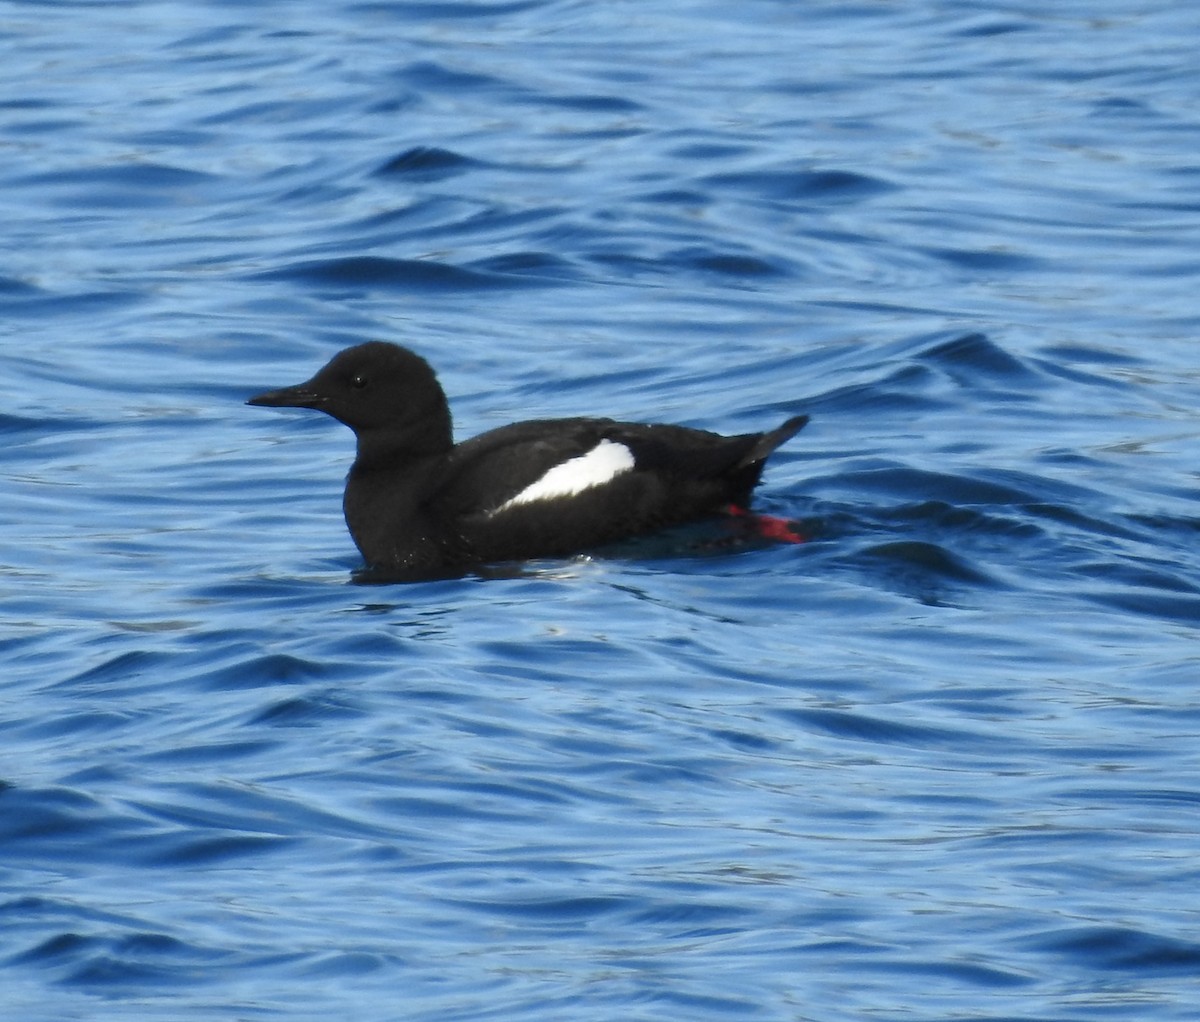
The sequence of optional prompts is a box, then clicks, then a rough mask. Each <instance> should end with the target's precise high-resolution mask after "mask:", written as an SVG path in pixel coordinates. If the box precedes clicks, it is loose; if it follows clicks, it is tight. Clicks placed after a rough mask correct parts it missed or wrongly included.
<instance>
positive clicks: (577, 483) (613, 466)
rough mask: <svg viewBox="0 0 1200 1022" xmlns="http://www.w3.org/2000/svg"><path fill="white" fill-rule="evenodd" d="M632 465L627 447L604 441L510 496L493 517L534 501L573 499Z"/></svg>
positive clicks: (631, 455)
mask: <svg viewBox="0 0 1200 1022" xmlns="http://www.w3.org/2000/svg"><path fill="white" fill-rule="evenodd" d="M633 465H634V462H633V452H632V451H631V450H630V449H629V448H628V447H626V446H625V445H624V444H619V443H617V442H616V441H614V440H601V441H600V442H599V443H598V444H597V445H596V446H595V447H593V448H592V449H591V450H590V451H588V452H587V454H581V455H579V457H578V458H572V459H571V460H570V461H564V462H562V463H561V464H558V465H555V466H554V467H553V468H552V469H550V471H549V472H547V473H546V474H545V475H544V476H542V478H541V479H537V480H535V481H534V482H532V483H530V484H529V485H528V486H526V487H525V489H523V490H522V491H521V492H520V493H518V494H517V495H516V496H515V497H510V498H509V499H508V500H506V501H505V502H504V503H503V504H501V505H500V506H499V507H498V508H496V509H495V510H494V511H493V512H492V514H499V513H500V512H501V511H507V510H508V509H509V508H510V507H513V506H514V505H516V504H529V503H532V502H533V501H535V500H553V499H554V498H555V497H573V496H575V494H577V493H582V492H583V491H584V490H590V489H591V488H592V487H593V486H603V485H604V484H605V483H607V482H609V481H610V480H612V479H615V478H616V477H617V476H619V475H621V474H622V473H623V472H628V471H630V470H631V469H632V468H633Z"/></svg>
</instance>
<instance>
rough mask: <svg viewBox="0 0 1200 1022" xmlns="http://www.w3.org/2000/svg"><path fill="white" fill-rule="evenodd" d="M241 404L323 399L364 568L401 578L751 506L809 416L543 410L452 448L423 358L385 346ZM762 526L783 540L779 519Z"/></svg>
mask: <svg viewBox="0 0 1200 1022" xmlns="http://www.w3.org/2000/svg"><path fill="white" fill-rule="evenodd" d="M246 403H247V404H250V405H261V406H267V407H273V408H316V409H318V410H320V411H322V412H325V413H326V414H327V415H331V416H332V417H333V418H335V419H337V420H338V421H339V422H341V423H344V424H345V425H347V426H349V427H350V428H351V429H352V430H353V431H354V435H355V437H356V438H357V452H356V455H355V459H354V463H353V465H351V467H350V474H349V475H348V476H347V479H346V491H345V495H344V497H343V501H342V509H343V511H344V513H345V516H346V525H347V526H348V527H349V529H350V535H351V536H352V537H353V539H354V542H355V545H356V546H357V547H358V549H359V552H360V553H361V554H362V556H363V559H364V560H365V561H366V563H367V565H368V567H369V568H371V569H375V570H380V571H384V572H387V573H389V574H391V575H394V576H395V577H397V578H406V579H423V578H437V577H446V576H447V575H452V574H461V573H463V572H465V571H467V570H469V569H470V568H472V567H477V566H481V565H485V564H489V563H495V562H500V561H521V560H528V559H531V558H539V557H557V556H565V555H569V554H575V553H580V552H583V551H586V550H589V549H593V548H596V547H599V546H602V545H605V544H608V543H612V542H615V541H618V540H624V539H629V538H632V537H635V536H641V535H645V534H647V533H650V532H653V531H656V530H659V529H662V528H664V527H667V526H672V525H678V524H682V523H684V522H688V521H692V520H696V519H700V518H704V517H706V516H710V515H715V514H719V513H722V512H725V513H729V514H734V515H745V514H746V509H747V507H748V505H749V502H750V494H751V491H752V490H753V489H754V487H755V486H756V485H757V484H758V481H759V477H760V476H761V474H762V470H763V465H764V463H765V462H766V459H767V457H768V456H769V455H770V454H771V453H772V452H773V451H774V450H775V449H776V448H777V447H778V446H779V445H780V444H782V443H784V442H785V441H786V440H788V439H790V438H791V437H792V436H794V435H795V434H796V433H798V432H799V431H800V430H801V429H802V428H803V427H804V425H805V423H807V422H808V416H806V415H797V416H795V417H794V418H790V419H788V420H787V421H786V422H784V423H783V424H782V425H780V426H777V427H776V428H775V429H772V430H770V431H768V432H764V433H746V434H742V435H740V436H721V435H719V434H717V433H709V432H707V431H705V430H699V429H691V428H688V427H685V426H674V425H643V424H638V423H629V422H615V421H613V420H612V419H603V418H570V419H535V420H531V421H528V422H517V423H513V424H512V425H509V426H501V427H500V428H499V429H493V430H491V431H489V432H487V433H483V434H481V435H479V436H477V437H474V438H473V439H471V440H466V441H464V442H463V443H460V444H455V443H454V439H453V436H452V433H451V419H450V408H449V404H448V402H447V400H446V394H445V391H444V390H443V389H442V386H441V384H440V383H439V382H438V379H437V376H436V375H435V373H434V371H433V369H432V368H431V367H430V365H429V363H428V362H426V361H425V359H423V358H421V357H420V356H419V355H417V354H416V353H415V352H412V351H410V350H409V349H407V348H404V347H401V346H400V345H398V344H391V343H388V342H386V341H368V342H367V343H365V344H359V345H356V346H355V347H352V348H347V349H346V350H344V351H342V352H340V353H339V354H337V355H335V356H334V357H333V359H332V360H331V361H330V362H329V363H328V364H327V365H325V366H324V367H323V368H322V369H321V370H320V371H319V372H318V373H317V374H316V375H315V376H314V377H313V378H312V379H311V380H308V381H307V382H305V383H301V384H298V385H297V386H294V387H284V388H282V389H280V390H271V391H267V392H266V393H264V394H259V395H257V396H255V397H252V398H250V399H249V400H248V401H247V402H246ZM771 521H773V522H775V523H779V520H778V519H774V520H771ZM780 524H782V523H780ZM763 534H764V535H774V536H775V537H776V538H780V535H781V534H780V532H779V530H778V528H777V527H776V530H775V532H774V533H772V531H771V529H765V530H763ZM790 538H792V539H794V540H798V538H799V537H795V536H792V537H790Z"/></svg>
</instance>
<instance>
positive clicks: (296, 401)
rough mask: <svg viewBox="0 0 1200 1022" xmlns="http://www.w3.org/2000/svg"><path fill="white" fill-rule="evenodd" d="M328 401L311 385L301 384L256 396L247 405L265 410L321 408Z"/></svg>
mask: <svg viewBox="0 0 1200 1022" xmlns="http://www.w3.org/2000/svg"><path fill="white" fill-rule="evenodd" d="M326 400H327V398H326V397H325V396H324V395H323V394H319V393H317V391H316V390H315V389H314V388H313V386H312V384H311V383H300V384H297V385H296V386H294V387H283V388H281V389H280V390H268V391H267V392H266V393H265V394H256V395H255V396H254V397H252V398H250V400H248V401H247V402H246V404H248V405H261V406H262V407H264V408H320V407H321V406H322V405H323V404H325V402H326Z"/></svg>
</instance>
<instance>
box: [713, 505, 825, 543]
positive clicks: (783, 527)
mask: <svg viewBox="0 0 1200 1022" xmlns="http://www.w3.org/2000/svg"><path fill="white" fill-rule="evenodd" d="M725 513H726V514H728V515H729V516H730V517H732V518H744V519H746V524H747V525H748V526H750V528H751V529H752V530H753V531H754V532H755V533H756V534H757V535H759V536H762V537H763V538H764V539H773V540H775V541H776V542H777V543H803V542H804V541H805V540H806V538H807V537H805V536H803V535H801V534H800V533H799V532H797V531H796V530H795V528H794V527H793V523H792V522H789V521H788V520H787V519H786V518H776V517H775V516H774V515H756V514H753V513H752V512H750V511H749V510H747V509H746V508H744V507H738V506H737V505H736V504H730V505H729V506H728V507H726V508H725Z"/></svg>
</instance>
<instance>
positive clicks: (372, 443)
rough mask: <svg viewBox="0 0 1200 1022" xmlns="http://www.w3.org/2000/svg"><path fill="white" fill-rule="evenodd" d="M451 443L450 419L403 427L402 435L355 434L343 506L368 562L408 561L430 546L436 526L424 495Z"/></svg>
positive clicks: (398, 562)
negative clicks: (440, 425)
mask: <svg viewBox="0 0 1200 1022" xmlns="http://www.w3.org/2000/svg"><path fill="white" fill-rule="evenodd" d="M453 446H454V444H453V441H452V439H451V437H450V428H449V423H447V424H446V425H445V427H444V428H443V429H430V428H423V429H421V430H418V431H413V430H406V431H405V432H404V433H403V434H402V435H400V434H395V433H388V432H385V431H375V432H371V433H364V434H360V435H359V437H358V453H357V456H356V457H355V459H354V464H353V465H352V466H351V467H350V475H349V476H348V477H347V479H346V492H345V495H344V497H343V503H342V510H343V511H344V513H345V516H346V525H347V526H348V527H349V529H350V535H351V536H352V537H353V538H354V542H355V544H356V545H357V546H358V549H359V551H360V552H361V553H362V555H363V557H364V558H365V560H366V561H367V563H368V564H372V565H392V566H403V565H407V564H408V562H409V561H410V560H411V558H412V557H413V556H415V555H416V552H417V551H419V550H421V549H424V548H426V547H428V546H429V543H430V541H431V540H433V539H434V533H435V532H437V528H436V523H435V522H431V521H430V520H429V518H428V515H427V513H426V509H425V507H424V499H425V498H426V497H427V496H428V493H429V489H430V486H431V485H433V481H434V480H435V479H436V478H437V477H438V475H439V473H440V472H441V470H442V466H443V464H444V462H443V459H444V458H445V456H446V455H447V454H448V453H449V452H450V450H451V449H452V448H453Z"/></svg>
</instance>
